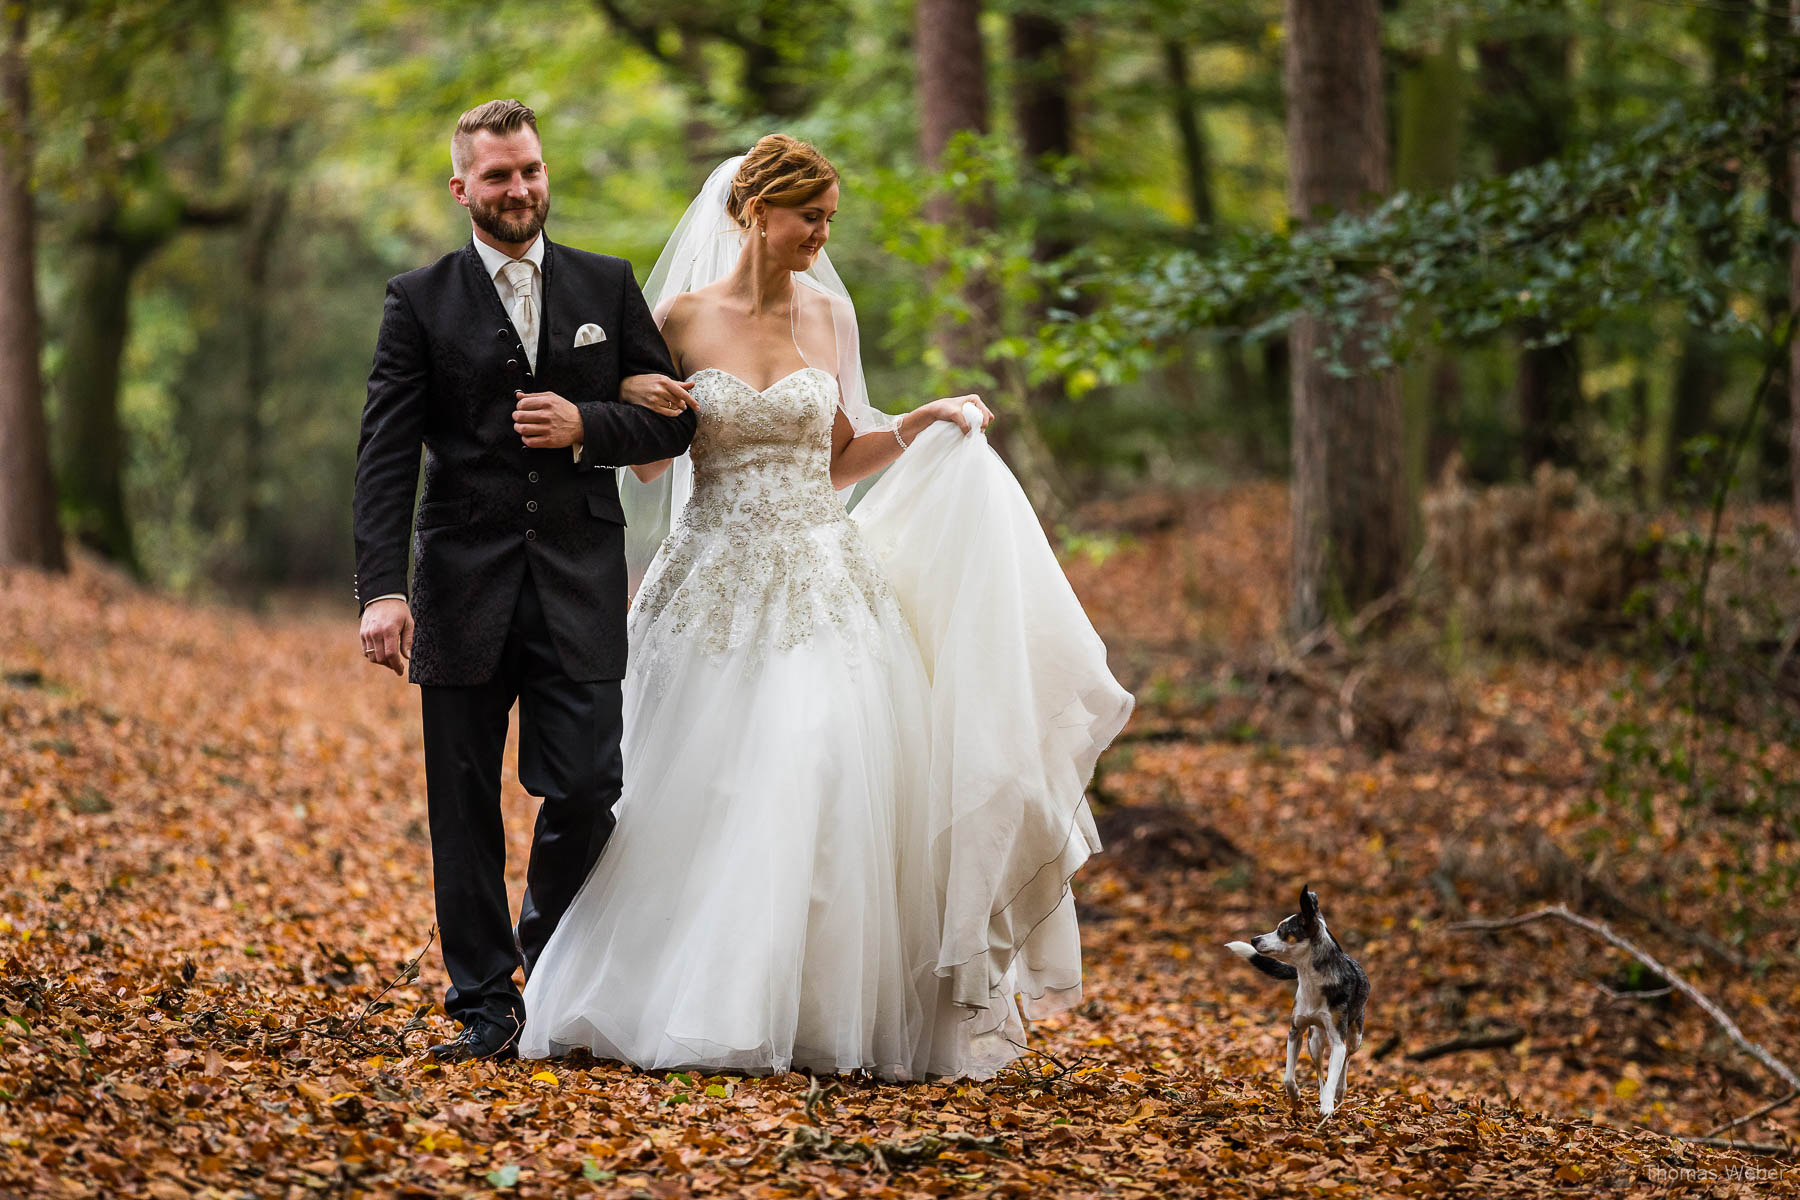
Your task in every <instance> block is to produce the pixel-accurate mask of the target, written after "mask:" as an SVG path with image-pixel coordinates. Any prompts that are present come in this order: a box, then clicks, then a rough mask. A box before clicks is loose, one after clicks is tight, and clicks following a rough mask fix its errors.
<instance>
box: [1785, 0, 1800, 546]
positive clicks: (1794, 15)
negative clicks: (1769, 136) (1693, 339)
mask: <svg viewBox="0 0 1800 1200" xmlns="http://www.w3.org/2000/svg"><path fill="white" fill-rule="evenodd" d="M1788 14H1789V32H1790V33H1791V34H1792V35H1793V37H1792V40H1789V41H1788V42H1787V44H1786V52H1787V55H1788V61H1787V64H1786V67H1787V72H1788V88H1789V91H1788V129H1789V131H1790V132H1791V131H1792V130H1794V129H1795V128H1797V127H1800V65H1797V64H1796V61H1795V52H1794V47H1795V45H1796V44H1800V0H1790V3H1789V7H1788ZM1788 216H1789V217H1790V219H1792V221H1793V222H1794V224H1795V225H1797V226H1800V143H1796V144H1794V145H1792V146H1791V147H1790V148H1789V150H1788ZM1788 311H1789V312H1795V313H1800V242H1796V243H1795V244H1794V248H1793V255H1792V259H1791V261H1790V262H1789V264H1788ZM1796 397H1800V338H1795V339H1793V340H1792V342H1791V343H1790V344H1789V356H1788V402H1789V409H1790V412H1789V415H1788V475H1789V482H1790V484H1791V486H1792V491H1793V505H1794V532H1795V534H1796V535H1800V403H1795V398H1796Z"/></svg>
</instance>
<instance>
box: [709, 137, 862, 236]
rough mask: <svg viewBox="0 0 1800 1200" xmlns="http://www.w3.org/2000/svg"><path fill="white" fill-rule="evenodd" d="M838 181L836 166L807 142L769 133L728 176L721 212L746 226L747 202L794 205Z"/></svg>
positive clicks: (747, 217)
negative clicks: (726, 192)
mask: <svg viewBox="0 0 1800 1200" xmlns="http://www.w3.org/2000/svg"><path fill="white" fill-rule="evenodd" d="M837 181H838V173H837V168H836V167H834V166H832V165H831V163H830V161H829V160H828V159H826V157H825V156H824V155H823V154H820V153H819V151H818V150H817V149H816V148H815V147H814V146H813V145H812V143H810V142H803V141H800V140H799V139H798V138H791V137H789V136H788V135H787V134H785V133H771V134H769V135H767V136H766V137H763V138H760V139H758V141H757V143H756V145H754V146H752V147H750V153H748V154H746V155H745V156H744V161H743V163H742V165H740V166H739V167H738V169H737V174H736V175H734V176H732V179H731V195H729V196H727V197H726V199H725V212H726V214H727V215H729V216H730V217H731V219H732V220H733V221H736V222H737V224H738V227H739V228H741V229H748V228H750V202H751V201H752V200H761V201H762V202H763V203H764V204H772V205H776V206H778V207H780V208H798V207H800V206H801V205H802V204H805V203H806V202H807V201H808V200H811V199H812V198H813V197H814V196H817V195H818V194H819V193H820V192H822V191H824V190H825V189H826V188H828V187H830V186H831V185H832V184H834V183H836V182H837Z"/></svg>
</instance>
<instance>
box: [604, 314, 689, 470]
mask: <svg viewBox="0 0 1800 1200" xmlns="http://www.w3.org/2000/svg"><path fill="white" fill-rule="evenodd" d="M686 299H688V293H686V292H678V293H676V294H675V295H673V296H670V297H669V298H668V299H667V300H664V301H663V302H662V303H660V304H658V305H657V306H656V311H655V312H653V313H651V314H650V315H651V318H652V319H653V320H655V322H656V326H657V329H658V330H659V331H660V332H661V333H662V337H663V345H665V346H667V347H668V349H669V357H670V359H671V361H673V362H674V363H675V369H676V371H680V370H681V327H682V325H683V323H684V322H683V320H682V318H683V317H685V315H686V311H685V310H686V307H687V306H686V305H685V304H681V303H680V302H681V301H684V300H686ZM677 308H680V309H682V310H683V311H682V312H680V313H677V311H676V309H677ZM670 318H675V319H674V320H671V319H670ZM693 390H694V385H693V384H691V383H688V382H686V381H685V380H680V379H670V378H668V377H667V376H664V375H634V376H632V377H631V378H629V379H625V380H623V381H621V382H620V384H619V398H620V399H621V400H624V401H625V402H626V403H627V404H636V405H638V406H640V407H642V408H647V409H649V410H650V411H652V412H655V413H661V414H662V415H663V416H665V417H667V416H675V415H677V414H679V413H680V412H681V410H682V409H684V408H697V407H698V406H697V405H695V403H694V398H693V397H692V396H691V395H688V394H687V393H690V392H692V391H693ZM674 461H675V460H674V459H672V458H661V459H658V460H657V461H655V462H650V463H634V464H632V467H631V473H632V474H633V475H636V476H637V477H638V479H639V480H641V481H642V482H644V483H649V482H650V481H651V480H652V479H655V478H656V477H657V476H659V475H661V474H662V473H663V472H664V471H667V470H668V469H669V465H670V464H671V463H673V462H674Z"/></svg>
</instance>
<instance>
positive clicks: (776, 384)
mask: <svg viewBox="0 0 1800 1200" xmlns="http://www.w3.org/2000/svg"><path fill="white" fill-rule="evenodd" d="M708 371H712V372H714V373H716V374H719V375H723V376H725V378H727V379H735V380H737V382H739V383H741V384H743V385H744V386H745V387H747V388H749V389H750V390H751V391H753V392H755V393H756V394H757V395H759V396H766V395H768V394H769V393H770V392H772V391H774V390H775V389H776V388H778V387H780V386H781V385H782V384H784V383H786V382H787V381H788V380H790V379H792V378H793V377H794V376H796V375H798V374H800V372H802V371H817V372H819V373H820V374H821V375H824V376H825V377H827V378H829V379H836V378H837V376H835V375H833V374H832V373H831V372H830V371H827V370H826V369H825V368H824V367H815V366H813V365H812V364H811V363H808V364H807V365H806V366H804V367H795V368H794V369H793V370H791V371H789V372H788V373H787V374H786V375H783V376H782V377H781V378H780V379H777V380H776V381H775V382H774V383H771V384H770V385H769V386H768V387H764V388H759V387H756V386H754V385H752V384H751V383H750V381H749V380H747V379H745V378H744V377H743V376H742V375H737V374H734V373H733V372H731V371H727V370H726V369H725V368H724V367H701V368H700V369H699V370H698V371H695V372H694V373H693V374H692V375H689V376H688V382H689V383H692V382H693V381H694V380H696V379H698V378H700V376H702V375H704V374H706V373H707V372H708Z"/></svg>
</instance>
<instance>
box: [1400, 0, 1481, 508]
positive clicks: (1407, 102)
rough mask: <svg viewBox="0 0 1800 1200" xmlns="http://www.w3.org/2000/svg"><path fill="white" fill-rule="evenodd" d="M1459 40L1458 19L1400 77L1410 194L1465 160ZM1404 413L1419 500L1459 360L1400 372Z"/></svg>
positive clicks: (1440, 359) (1444, 450) (1446, 432)
mask: <svg viewBox="0 0 1800 1200" xmlns="http://www.w3.org/2000/svg"><path fill="white" fill-rule="evenodd" d="M1462 45H1463V39H1462V35H1461V30H1460V28H1459V27H1458V25H1457V23H1456V22H1455V21H1451V22H1450V24H1449V26H1448V27H1447V28H1446V29H1445V30H1443V32H1442V34H1441V35H1440V36H1439V38H1438V40H1437V41H1436V42H1435V43H1433V44H1430V45H1426V46H1423V47H1421V48H1420V49H1419V51H1418V52H1417V54H1416V55H1415V57H1414V58H1413V59H1412V61H1411V62H1409V63H1407V64H1406V66H1405V67H1404V68H1403V69H1402V70H1401V72H1400V79H1399V88H1398V91H1399V125H1400V128H1399V130H1398V134H1397V136H1396V139H1395V141H1396V146H1395V150H1394V160H1395V162H1394V174H1395V183H1396V184H1397V185H1398V186H1399V187H1400V188H1401V190H1403V191H1407V192H1438V191H1443V190H1445V189H1447V188H1449V187H1450V185H1452V184H1453V183H1455V182H1456V176H1457V171H1458V167H1459V166H1460V163H1461V158H1462V126H1463V115H1464V112H1463V110H1464V107H1465V106H1464V103H1463V96H1464V92H1465V91H1466V90H1467V89H1466V87H1465V85H1464V81H1463V66H1462ZM1400 391H1401V396H1402V403H1403V405H1404V407H1405V415H1406V420H1405V424H1406V487H1407V494H1408V496H1409V497H1410V498H1411V499H1410V501H1409V502H1410V503H1416V502H1417V499H1418V497H1419V495H1420V493H1421V492H1422V491H1423V490H1424V487H1425V485H1426V484H1427V483H1428V482H1429V481H1430V479H1431V478H1432V477H1434V476H1435V475H1436V474H1437V473H1438V471H1439V470H1440V469H1441V468H1442V467H1443V464H1444V460H1445V459H1446V458H1448V457H1449V454H1450V451H1451V449H1452V448H1453V447H1454V445H1455V443H1456V434H1457V424H1458V416H1459V410H1460V408H1461V403H1462V373H1461V371H1460V370H1459V368H1458V365H1457V360H1456V355H1455V354H1454V353H1452V352H1451V351H1449V350H1446V349H1444V348H1442V347H1433V348H1431V349H1429V350H1427V351H1426V352H1425V353H1424V354H1422V355H1420V357H1419V360H1418V361H1417V362H1414V363H1412V364H1411V365H1409V366H1408V367H1407V368H1406V370H1405V371H1404V372H1402V374H1401V384H1400Z"/></svg>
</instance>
